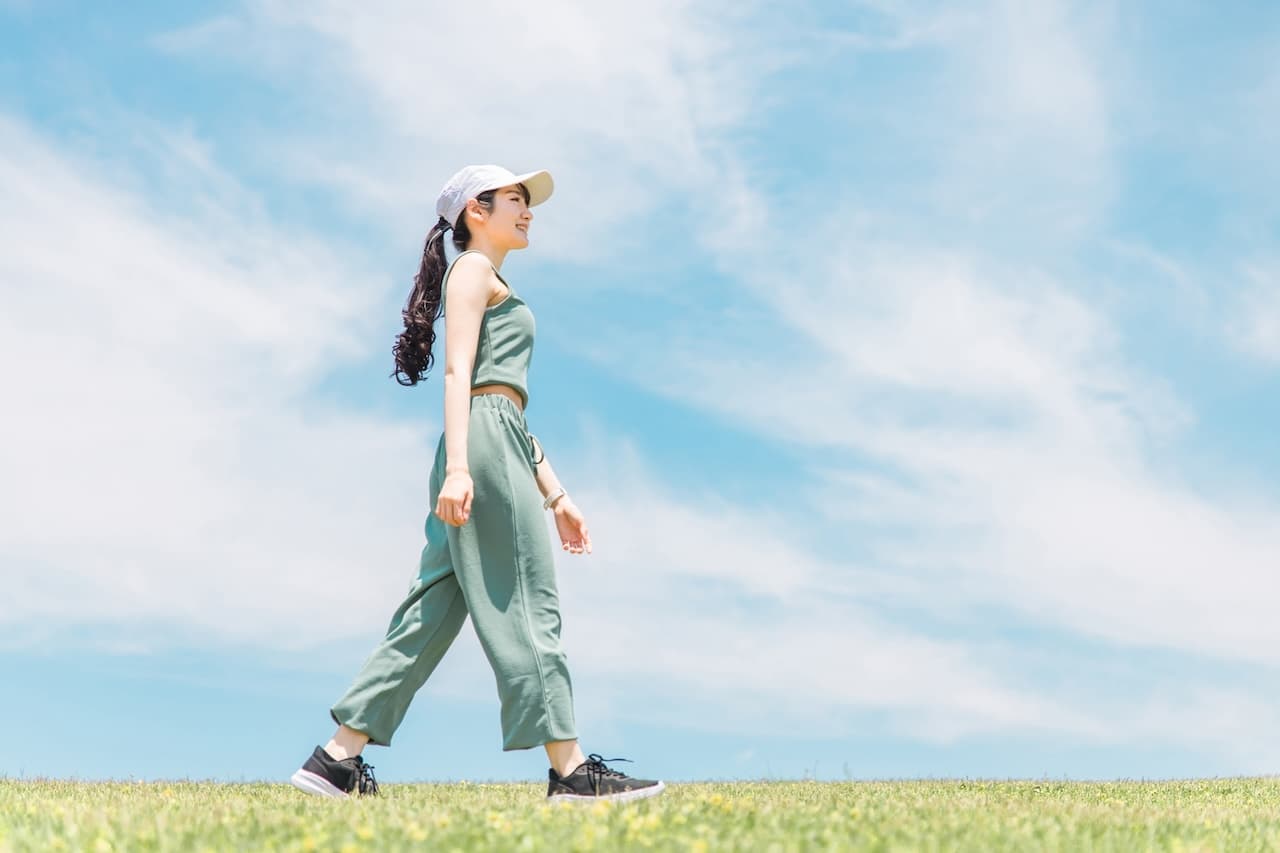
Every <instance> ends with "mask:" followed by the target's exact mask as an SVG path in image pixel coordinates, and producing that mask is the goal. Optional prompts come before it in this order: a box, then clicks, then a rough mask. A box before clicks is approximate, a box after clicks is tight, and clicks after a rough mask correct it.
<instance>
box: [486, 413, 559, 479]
mask: <svg viewBox="0 0 1280 853" xmlns="http://www.w3.org/2000/svg"><path fill="white" fill-rule="evenodd" d="M485 396H488V395H485ZM496 396H501V395H496ZM502 399H504V400H505V399H506V398H505V397H503V398H502ZM499 417H501V418H503V419H504V420H505V419H506V417H507V413H505V412H504V413H502V414H500V415H499ZM519 417H520V429H521V430H522V431H523V432H524V436H525V438H527V439H528V440H529V461H530V462H532V463H533V465H534V467H535V468H536V467H537V466H538V465H540V464H542V460H544V459H546V458H547V454H546V453H544V452H543V450H542V443H541V442H540V441H538V439H537V438H535V437H534V435H533V433H531V432H529V426H528V424H526V423H525V422H524V416H523V414H521V415H520V416H519Z"/></svg>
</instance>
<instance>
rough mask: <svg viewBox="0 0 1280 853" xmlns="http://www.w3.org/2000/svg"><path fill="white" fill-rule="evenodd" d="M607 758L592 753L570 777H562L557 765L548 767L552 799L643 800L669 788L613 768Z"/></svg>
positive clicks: (549, 792) (549, 788) (660, 783)
mask: <svg viewBox="0 0 1280 853" xmlns="http://www.w3.org/2000/svg"><path fill="white" fill-rule="evenodd" d="M608 760H609V761H629V760H630V759H627V758H610V759H608ZM604 762H605V759H603V758H601V757H600V756H598V755H596V754H595V753H592V754H591V755H588V756H587V760H586V761H584V762H582V763H581V764H579V765H578V766H577V767H575V768H574V770H573V772H572V773H570V774H568V775H567V776H561V775H560V774H559V773H557V772H556V769H555V768H554V767H551V768H548V770H547V776H548V777H549V778H550V780H551V781H550V783H549V784H548V785H547V799H548V800H569V801H579V800H585V801H589V802H597V801H599V800H613V801H615V802H626V801H628V800H643V799H644V798H645V797H652V796H654V795H655V794H661V793H662V791H663V790H664V789H665V788H666V787H667V786H666V785H664V784H663V783H662V782H655V781H653V780H651V779H632V778H631V777H630V776H628V775H626V774H625V773H619V772H618V771H617V770H610V769H609V768H608V767H606V766H605V764H604Z"/></svg>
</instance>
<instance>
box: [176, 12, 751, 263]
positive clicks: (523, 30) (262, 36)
mask: <svg viewBox="0 0 1280 853" xmlns="http://www.w3.org/2000/svg"><path fill="white" fill-rule="evenodd" d="M478 21H483V22H484V26H483V29H477V26H476V22H478ZM459 34H466V35H465V36H462V37H460V35H459ZM157 44H158V45H159V46H160V47H162V48H163V49H166V50H170V51H177V52H182V53H184V54H194V55H208V54H216V53H229V54H232V55H236V56H238V57H239V58H240V59H241V60H242V61H245V62H249V63H252V64H255V65H258V66H261V67H262V70H263V71H264V73H266V74H268V75H269V76H271V77H272V78H273V79H274V80H276V81H277V83H278V85H281V86H282V87H283V88H284V89H285V90H286V91H288V92H291V93H292V95H293V96H294V97H296V98H297V99H298V100H299V102H301V103H304V104H306V105H307V106H308V107H309V108H310V109H312V110H314V111H315V113H316V114H317V115H318V116H319V119H318V120H319V121H321V122H323V123H324V125H325V127H326V131H325V132H324V133H323V134H321V133H316V134H309V135H308V136H300V137H297V138H283V139H282V138H280V137H277V138H275V139H274V140H272V141H270V142H268V143H267V144H268V146H278V148H277V149H276V157H277V159H278V160H279V165H280V167H281V168H282V169H284V170H286V171H287V172H289V173H292V174H293V175H294V176H295V177H297V178H298V179H300V180H303V181H306V182H308V183H318V184H327V185H329V186H331V187H332V188H334V189H336V190H338V191H340V192H341V193H343V194H345V195H347V196H348V197H350V198H351V199H352V200H353V201H354V202H355V203H356V204H359V205H360V206H362V207H364V208H365V209H368V210H371V211H374V212H377V213H382V214H385V215H386V216H388V218H389V221H393V222H405V221H410V220H412V219H415V218H416V219H418V220H420V221H422V222H423V224H424V227H425V224H426V223H427V222H428V221H429V220H430V219H433V218H434V214H433V213H432V209H433V208H432V205H433V203H434V200H435V195H436V193H437V192H438V190H439V187H440V186H441V184H443V182H444V180H445V179H446V178H447V177H448V176H449V175H450V174H452V172H453V171H454V170H456V169H457V168H460V167H461V166H462V165H464V164H465V163H469V162H499V163H504V164H507V165H509V166H510V167H511V168H513V169H516V170H517V171H519V170H521V169H532V168H547V169H550V170H551V172H552V173H553V174H554V175H555V176H556V178H557V181H558V183H557V194H556V201H555V204H554V205H548V206H547V207H546V208H544V209H540V210H538V211H536V212H535V215H536V217H539V218H540V217H543V216H545V217H546V222H547V223H548V224H550V223H556V226H555V227H549V225H548V227H546V228H545V232H544V231H543V229H541V228H539V227H538V226H537V225H535V229H536V230H535V232H533V238H534V240H535V241H537V244H538V247H539V254H540V255H544V256H552V257H554V256H572V257H573V258H574V259H576V260H582V259H583V258H586V257H589V256H590V255H591V254H592V252H593V251H596V250H595V249H594V248H593V247H596V246H598V245H600V244H601V243H603V242H605V239H604V238H605V237H608V238H609V239H608V241H607V242H608V243H609V244H610V245H612V246H616V245H617V243H618V242H619V241H620V240H622V241H624V242H625V240H626V237H625V233H621V232H620V226H621V225H622V223H625V222H634V221H635V220H637V219H638V218H639V217H641V216H643V215H644V214H645V213H647V212H648V211H649V210H650V209H651V208H652V207H653V206H655V205H656V204H657V203H658V201H659V199H660V198H661V196H662V194H663V193H664V192H666V191H669V190H671V189H672V188H675V189H681V188H688V187H691V186H694V187H709V186H713V185H714V184H715V183H716V181H717V180H719V175H720V174H721V171H722V167H721V164H722V163H724V162H725V161H726V160H729V159H731V154H732V152H730V151H727V150H725V149H724V147H723V145H722V139H721V137H722V134H723V133H724V132H725V131H726V130H727V129H729V128H731V127H733V126H734V124H735V123H736V122H737V121H739V120H740V119H741V118H742V116H743V115H744V114H746V112H747V111H748V110H749V108H750V105H751V93H752V91H753V84H754V81H755V79H756V78H757V77H758V76H759V75H760V74H763V73H766V72H767V71H768V69H769V68H770V64H771V60H770V58H769V54H768V52H767V50H766V49H765V47H766V45H767V42H764V41H763V40H762V43H761V44H760V45H758V46H755V47H756V48H757V49H755V50H753V51H752V52H751V54H750V55H751V56H752V60H751V61H750V62H743V61H742V58H743V53H742V51H743V50H744V49H748V48H749V47H751V45H748V44H747V43H745V42H744V36H743V27H742V14H741V12H740V11H739V10H738V9H737V7H734V6H733V5H732V4H725V3H713V4H710V5H708V4H693V3H688V2H685V0H661V2H657V3H652V4H649V5H646V6H645V7H644V8H643V9H641V8H640V7H631V6H609V5H599V4H595V5H592V4H586V3H580V2H574V0H558V1H557V2H547V3H538V4H536V5H528V4H523V5H511V4H504V3H495V2H481V3H468V4H465V5H453V6H450V5H444V6H440V7H436V8H433V9H432V10H431V11H430V13H429V14H424V13H423V10H422V7H421V6H420V4H415V3H410V2H392V3H381V4H377V5H368V4H364V5H360V4H351V3H342V2H325V3H313V4H309V5H307V6H305V7H300V6H296V5H290V4H282V3H272V2H253V3H247V4H246V5H245V8H244V10H243V13H242V14H241V15H238V16H236V17H235V18H234V19H232V21H227V20H224V19H217V20H215V21H210V22H206V23H202V24H198V25H196V26H194V27H192V28H190V29H187V30H183V31H179V32H174V33H169V34H166V35H164V36H162V37H160V38H159V39H157ZM257 45H261V46H262V50H261V51H259V50H258V49H257V48H256V47H255V46H257ZM304 56H305V57H306V61H307V67H308V69H309V70H308V71H306V72H303V73H302V74H299V72H298V69H297V67H296V65H295V62H294V60H297V59H298V58H300V57H304ZM543 233H545V236H541V235H542V234H543Z"/></svg>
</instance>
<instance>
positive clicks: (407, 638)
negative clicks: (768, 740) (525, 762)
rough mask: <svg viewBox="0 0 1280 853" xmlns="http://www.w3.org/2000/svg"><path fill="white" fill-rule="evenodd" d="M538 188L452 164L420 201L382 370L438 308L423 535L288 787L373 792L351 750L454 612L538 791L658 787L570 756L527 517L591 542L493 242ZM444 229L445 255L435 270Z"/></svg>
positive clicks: (540, 547)
mask: <svg viewBox="0 0 1280 853" xmlns="http://www.w3.org/2000/svg"><path fill="white" fill-rule="evenodd" d="M553 186H554V185H553V183H552V180H551V175H550V174H549V173H548V172H546V171H538V172H529V173H528V174H524V175H515V174H512V173H511V172H509V171H507V170H506V169H504V168H502V167H500V166H493V165H485V166H467V167H466V168H464V169H462V170H461V171H459V172H458V173H457V174H456V175H454V176H453V177H452V178H450V179H449V181H448V182H447V183H446V184H445V186H444V189H442V190H441V192H440V197H439V198H438V199H437V200H436V213H437V214H439V216H440V219H439V221H438V222H437V223H436V224H435V225H434V226H433V227H432V229H431V231H430V232H428V234H427V239H426V246H425V247H424V248H423V251H422V266H421V269H420V270H419V271H418V274H417V276H416V278H415V279H414V287H413V292H412V293H411V294H410V296H409V301H408V304H407V305H406V307H405V311H404V325H405V328H404V331H403V332H402V333H401V334H400V336H399V338H398V339H397V341H396V345H395V348H394V353H395V361H396V370H395V373H394V374H393V375H394V376H395V377H396V379H397V381H399V382H400V383H401V384H403V385H415V384H417V383H418V382H420V381H422V380H423V379H424V378H426V375H427V372H428V371H429V370H430V369H431V366H432V364H433V361H434V357H433V354H432V347H433V344H434V343H435V339H436V327H435V320H436V318H437V317H438V316H440V315H441V314H442V313H443V316H444V317H445V367H444V431H443V434H442V435H441V436H440V440H439V442H438V444H437V446H436V454H435V463H434V467H433V468H432V471H431V485H430V496H431V497H430V500H431V505H432V506H434V511H433V512H432V513H431V514H429V515H428V516H427V521H426V537H427V543H426V546H425V547H424V548H423V550H422V558H421V561H420V563H419V567H418V576H417V579H416V580H415V581H414V582H413V585H412V586H411V587H410V588H409V593H408V595H407V596H406V597H405V599H404V601H403V602H402V603H401V604H400V606H399V607H398V608H396V611H395V614H394V615H393V616H392V617H391V623H390V625H389V626H388V627H387V633H386V637H385V638H384V639H383V640H382V641H381V642H380V643H378V645H377V647H376V648H374V650H373V652H372V654H370V655H369V658H368V660H366V661H365V663H364V666H363V668H362V669H361V670H360V672H359V674H357V675H356V678H355V680H354V681H353V682H352V684H351V686H350V688H348V690H347V692H346V693H345V694H344V695H343V696H342V698H340V699H339V700H338V702H337V704H335V705H334V706H333V707H332V708H331V709H330V711H329V715H330V716H331V717H332V718H333V721H334V722H335V723H337V724H338V730H337V731H336V732H335V733H334V735H333V738H332V739H331V740H330V741H329V742H328V744H326V745H325V746H324V747H323V748H322V747H320V746H317V747H316V748H315V751H314V752H313V753H312V755H311V757H310V758H308V759H307V761H306V763H305V764H303V766H302V767H301V768H300V769H299V770H298V771H297V772H296V773H294V774H293V778H292V782H293V784H294V785H296V786H297V787H299V788H301V789H302V790H304V791H307V792H309V793H313V794H319V795H322V796H328V797H347V796H349V795H351V794H353V793H354V794H359V795H364V794H376V793H377V792H378V785H377V782H376V781H375V780H374V777H373V773H372V769H373V768H372V765H369V764H366V763H365V761H364V759H363V758H362V757H361V755H360V753H361V750H363V748H364V746H365V744H369V743H372V744H377V745H379V746H390V745H391V736H392V733H394V732H395V730H396V728H397V727H398V726H399V725H400V722H401V721H402V720H403V719H404V715H405V712H406V711H407V710H408V707H409V703H410V701H412V699H413V696H414V694H415V693H416V692H417V691H418V689H419V688H420V687H421V686H422V685H423V684H424V683H425V682H426V680H427V678H428V677H429V676H430V675H431V673H432V671H433V670H435V668H436V665H437V664H438V663H439V662H440V659H441V658H442V657H443V656H444V653H445V651H446V650H448V648H449V646H450V644H451V643H452V642H453V640H454V638H455V637H456V636H457V635H458V631H459V630H460V629H461V628H462V623H463V621H465V619H466V618H467V615H468V614H470V616H471V621H472V623H473V624H474V625H475V629H476V634H477V636H478V637H479V638H480V645H481V646H482V647H483V648H484V653H485V656H486V657H487V658H488V659H489V664H490V666H492V667H493V673H494V676H495V677H496V679H497V683H498V698H499V700H500V701H501V707H502V713H501V719H502V740H503V749H504V750H513V749H530V748H533V747H536V746H543V747H545V748H546V751H547V758H548V759H549V760H550V763H551V767H550V768H549V769H548V771H547V775H548V778H549V782H548V786H547V796H548V797H549V798H552V799H564V800H590V801H595V800H632V799H640V798H643V797H649V796H653V795H654V794H657V793H659V792H661V791H662V790H663V788H664V785H663V783H662V782H660V781H653V780H648V779H633V778H631V777H630V776H627V775H625V774H623V773H621V772H619V771H617V770H614V769H611V768H609V767H608V766H606V764H605V760H606V759H602V758H601V757H600V756H598V755H595V754H592V755H590V756H584V755H583V754H582V750H581V749H580V748H579V746H578V740H577V733H576V729H575V726H574V717H573V691H572V686H571V684H570V680H569V670H568V667H567V665H566V663H565V655H564V651H563V650H562V648H561V645H560V601H559V596H558V593H557V592H556V579H555V565H554V561H553V556H554V555H553V551H552V547H551V537H550V536H549V535H548V532H547V527H546V523H545V521H544V518H543V512H545V511H546V510H552V511H554V513H555V523H556V529H557V531H558V532H559V535H560V541H561V544H562V547H563V548H564V549H565V550H567V551H569V553H571V554H582V553H590V552H591V539H590V537H589V535H588V533H587V525H586V522H585V521H584V520H583V517H582V513H581V512H580V511H579V510H578V508H577V506H575V505H574V503H573V501H572V500H571V499H570V498H569V496H568V495H567V494H566V493H565V490H564V489H563V488H562V487H561V486H560V483H559V480H557V479H556V475H555V472H554V471H553V470H552V469H551V463H549V462H548V461H546V458H545V457H544V456H543V454H542V452H541V448H540V447H539V445H538V442H537V441H536V439H534V437H533V435H532V434H530V433H529V431H528V428H527V426H526V424H525V418H524V410H525V407H526V406H527V405H528V402H529V393H528V389H527V377H528V369H529V362H530V358H531V357H532V354H533V338H534V319H533V313H532V312H531V311H530V310H529V306H528V305H527V304H526V303H525V302H524V300H523V299H521V298H520V297H519V296H518V295H517V294H516V292H515V289H514V288H512V287H511V285H510V284H508V283H507V281H506V279H504V278H503V277H502V275H501V273H499V272H498V270H499V269H500V268H501V267H502V262H503V259H505V258H506V256H507V252H509V251H511V250H513V249H523V248H525V247H526V246H528V245H529V224H530V222H531V221H532V220H533V214H532V213H531V212H530V210H529V208H531V207H533V206H534V205H538V204H541V203H542V202H544V201H546V200H547V198H549V197H550V195H551V191H552V189H553ZM449 230H452V231H453V245H454V246H455V247H456V248H457V249H458V250H459V252H460V253H461V254H459V255H458V256H457V257H456V258H454V260H453V262H452V263H450V264H446V262H445V251H444V239H445V238H444V235H445V232H446V231H449ZM539 492H541V496H539ZM607 760H609V761H615V760H618V759H607Z"/></svg>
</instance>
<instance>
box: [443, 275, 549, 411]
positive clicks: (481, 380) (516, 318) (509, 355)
mask: <svg viewBox="0 0 1280 853" xmlns="http://www.w3.org/2000/svg"><path fill="white" fill-rule="evenodd" d="M468 252H475V253H476V254H478V255H484V253H483V252H481V251H479V250H478V249H467V250H466V251H465V252H462V253H460V254H459V255H458V258H460V257H462V256H463V255H465V254H467V253H468ZM458 258H454V259H453V263H451V264H449V268H448V269H446V270H445V272H444V280H443V281H441V283H440V305H441V314H442V315H443V313H444V311H443V306H444V295H445V287H446V285H447V284H448V283H449V273H451V272H453V265H454V264H456V263H457V262H458ZM489 266H493V264H492V262H490V264H489ZM493 272H494V274H495V275H496V276H498V280H499V281H501V282H502V283H503V284H506V285H507V291H508V292H507V298H506V299H504V300H502V301H501V302H499V303H498V304H497V305H489V306H487V307H486V308H485V309H484V317H483V318H481V320H480V336H479V338H478V339H477V340H476V361H475V367H474V368H473V369H472V371H471V387H472V388H475V387H476V386H477V385H506V386H508V387H511V388H514V389H515V390H516V392H517V393H519V394H520V399H521V400H522V401H523V403H522V407H523V406H528V405H529V390H528V384H529V362H530V361H532V360H533V334H534V330H535V326H534V322H533V312H532V311H530V310H529V306H528V305H526V304H525V302H524V300H523V299H521V298H520V297H519V296H517V295H516V291H515V288H513V287H512V286H511V285H510V284H508V283H507V280H506V279H505V278H503V277H502V273H500V272H498V268H497V267H493Z"/></svg>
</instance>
